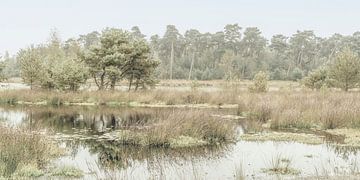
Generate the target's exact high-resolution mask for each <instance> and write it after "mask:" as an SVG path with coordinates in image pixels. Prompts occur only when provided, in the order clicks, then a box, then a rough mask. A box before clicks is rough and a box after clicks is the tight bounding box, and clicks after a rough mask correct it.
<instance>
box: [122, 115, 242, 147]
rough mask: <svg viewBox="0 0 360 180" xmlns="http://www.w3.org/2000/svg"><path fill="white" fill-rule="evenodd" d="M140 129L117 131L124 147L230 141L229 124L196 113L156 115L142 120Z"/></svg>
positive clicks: (232, 132)
mask: <svg viewBox="0 0 360 180" xmlns="http://www.w3.org/2000/svg"><path fill="white" fill-rule="evenodd" d="M144 121H146V122H144V123H141V122H139V124H143V125H142V128H137V129H130V130H121V131H120V132H119V134H118V136H119V137H120V138H121V140H122V141H123V143H125V144H135V145H146V146H165V147H167V146H177V147H183V146H192V145H195V146H196V145H205V144H215V143H222V142H226V141H232V140H234V137H235V128H236V126H235V124H234V122H233V121H229V120H224V119H219V118H215V117H213V116H211V115H210V114H209V113H206V112H203V111H200V110H174V111H158V112H157V113H154V114H152V115H151V117H149V119H144Z"/></svg>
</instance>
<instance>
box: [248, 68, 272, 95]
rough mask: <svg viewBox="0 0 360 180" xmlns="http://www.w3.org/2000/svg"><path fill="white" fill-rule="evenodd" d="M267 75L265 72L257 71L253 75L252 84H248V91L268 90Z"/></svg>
mask: <svg viewBox="0 0 360 180" xmlns="http://www.w3.org/2000/svg"><path fill="white" fill-rule="evenodd" d="M268 80H269V77H268V75H267V74H266V73H265V72H262V71H260V72H258V73H257V74H256V75H255V77H254V84H252V85H250V86H249V91H250V92H266V91H267V90H268V85H267V83H268Z"/></svg>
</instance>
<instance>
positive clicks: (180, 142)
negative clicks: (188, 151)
mask: <svg viewBox="0 0 360 180" xmlns="http://www.w3.org/2000/svg"><path fill="white" fill-rule="evenodd" d="M207 144H209V143H208V142H206V141H204V140H201V139H198V138H193V137H190V136H179V137H177V138H171V139H170V147H171V148H182V147H194V146H204V145H207Z"/></svg>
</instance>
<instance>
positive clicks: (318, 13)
mask: <svg viewBox="0 0 360 180" xmlns="http://www.w3.org/2000/svg"><path fill="white" fill-rule="evenodd" d="M359 20H360V1H358V0H176V1H175V0H127V1H126V0H31V1H30V0H0V53H3V52H5V51H9V52H10V54H15V53H16V52H17V51H18V50H19V49H20V48H25V47H27V46H29V45H31V44H38V43H42V42H45V41H46V40H47V39H48V37H49V33H50V32H51V30H53V29H56V30H57V31H58V32H59V33H60V36H61V38H62V39H63V40H65V39H68V38H72V37H77V36H78V35H80V34H86V33H89V32H92V31H94V30H97V31H101V30H102V29H104V28H106V27H115V28H122V29H130V28H131V27H132V26H139V27H140V29H141V31H142V32H143V34H145V35H147V37H150V36H151V35H154V34H160V35H162V34H163V33H164V31H165V29H166V25H168V24H173V25H175V26H176V27H177V28H178V29H179V30H180V32H182V33H183V32H185V31H186V30H187V29H190V28H195V29H198V30H199V31H201V32H216V31H221V30H223V27H224V26H225V25H226V24H234V23H238V24H239V25H240V26H241V27H243V28H246V27H258V28H259V29H260V30H261V31H262V32H263V35H264V36H265V37H266V38H268V39H270V38H271V36H273V35H274V34H284V35H287V36H291V35H292V34H294V33H295V32H296V31H297V30H314V31H315V33H316V34H317V35H318V36H321V37H325V36H330V35H332V34H334V33H341V34H345V35H349V34H352V33H353V32H355V31H360V21H359Z"/></svg>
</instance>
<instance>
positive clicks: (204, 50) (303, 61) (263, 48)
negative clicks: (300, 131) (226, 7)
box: [1, 24, 360, 81]
mask: <svg viewBox="0 0 360 180" xmlns="http://www.w3.org/2000/svg"><path fill="white" fill-rule="evenodd" d="M129 33H131V34H132V35H133V36H135V37H137V38H141V39H145V40H146V41H147V42H148V44H149V46H150V48H151V53H152V56H153V57H155V58H156V59H158V61H160V65H159V66H158V67H157V69H156V73H155V74H156V77H157V78H159V79H190V80H213V79H226V80H238V79H252V78H253V77H254V75H255V74H256V73H257V72H259V71H264V72H267V74H268V75H269V76H270V79H272V80H294V81H296V80H299V79H302V78H303V77H304V76H306V75H307V74H308V73H309V72H311V71H313V70H314V69H317V68H319V67H321V66H324V65H326V64H328V63H329V62H331V61H332V60H333V59H334V58H335V55H336V53H338V52H339V51H341V50H342V49H344V48H349V49H351V50H352V51H353V52H355V53H357V54H360V32H355V33H354V34H353V35H350V36H345V35H341V34H334V35H332V36H331V37H318V36H316V35H315V34H314V32H313V31H311V30H305V31H297V32H296V33H295V34H293V35H292V36H291V37H287V36H284V35H281V34H277V35H274V36H273V37H272V38H271V39H270V40H268V39H266V38H265V37H263V36H262V34H261V31H260V29H258V28H256V27H247V28H242V27H240V26H239V25H238V24H229V25H226V26H225V27H224V29H223V30H222V31H218V32H215V33H201V32H199V31H198V30H196V29H190V30H187V31H186V32H185V33H184V34H181V33H179V31H178V29H177V28H176V27H175V26H174V25H168V26H167V27H166V32H165V33H164V34H163V35H162V36H161V35H153V36H151V37H146V36H145V35H144V34H142V33H141V31H140V29H139V27H137V26H134V27H133V28H131V30H130V31H129ZM100 36H101V32H97V31H94V32H91V33H88V34H85V35H80V36H79V37H77V38H71V39H68V40H65V41H62V44H61V46H62V48H63V49H65V50H66V49H67V50H68V51H69V48H76V50H77V51H78V49H82V50H86V49H89V48H90V47H91V46H94V45H96V44H98V43H99V40H100ZM17 56H18V55H14V56H10V55H9V54H8V53H5V54H4V56H3V57H1V59H2V61H3V64H4V67H3V68H4V69H3V72H4V74H5V75H6V76H7V77H19V76H20V65H19V60H18V57H17Z"/></svg>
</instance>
